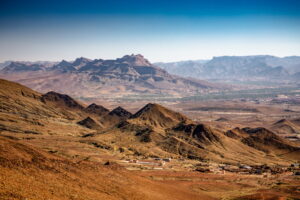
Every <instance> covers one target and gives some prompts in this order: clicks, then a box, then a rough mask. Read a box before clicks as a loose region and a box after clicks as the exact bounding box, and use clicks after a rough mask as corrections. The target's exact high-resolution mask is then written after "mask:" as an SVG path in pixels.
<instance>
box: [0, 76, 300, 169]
mask: <svg viewBox="0 0 300 200" xmlns="http://www.w3.org/2000/svg"><path fill="white" fill-rule="evenodd" d="M0 85H1V87H0V94H1V96H0V100H1V101H0V108H1V110H0V111H1V112H0V117H1V118H0V119H1V120H0V128H1V129H0V131H1V134H5V135H10V136H14V135H20V137H25V136H24V135H28V134H29V135H32V137H33V138H36V139H37V138H40V139H41V138H43V137H42V136H49V137H47V138H49V139H51V141H52V138H53V137H54V138H55V137H66V136H68V137H70V138H69V139H67V141H68V140H70V141H72V142H74V143H80V145H83V144H84V146H85V147H84V148H86V145H91V146H92V147H93V148H94V147H97V148H99V150H100V151H101V152H105V154H110V155H111V154H112V153H115V152H116V151H118V152H119V154H120V156H126V157H136V156H144V157H173V158H187V159H193V160H202V161H206V162H211V161H212V162H227V163H235V164H236V163H240V162H242V163H248V164H252V165H254V164H266V163H268V164H273V165H275V164H282V165H286V164H288V163H291V162H294V161H296V160H297V159H300V157H299V156H300V154H298V153H297V152H298V151H299V150H300V148H299V147H297V146H296V145H295V144H293V143H291V142H289V141H287V140H285V139H283V138H281V137H279V136H277V135H276V134H274V133H273V132H271V131H270V130H267V129H262V128H257V129H247V128H245V129H233V130H231V131H225V130H220V129H217V128H215V127H211V126H208V125H207V124H202V123H195V122H193V121H192V120H190V119H188V118H187V117H186V116H184V115H182V114H180V113H178V112H174V111H172V110H170V109H168V108H165V107H163V106H161V105H158V104H153V103H150V104H147V105H146V106H144V107H143V108H141V109H140V110H139V111H137V112H136V113H134V114H131V113H130V112H128V111H127V110H125V109H124V108H122V107H117V108H115V109H113V110H112V111H109V110H108V109H106V108H104V107H103V106H100V105H96V104H91V105H89V106H85V105H83V104H81V103H79V102H77V101H76V100H74V99H73V98H72V97H70V96H68V95H64V94H59V93H56V92H48V93H46V94H40V93H37V92H35V91H33V90H31V89H29V88H26V87H24V86H22V85H20V84H17V83H13V82H9V81H6V80H0ZM65 140H66V139H65ZM37 141H38V140H32V142H33V143H36V144H37V145H41V146H42V147H43V148H45V147H46V146H45V145H47V146H48V148H51V149H53V150H51V151H58V150H57V148H60V147H58V146H56V142H55V143H53V144H52V143H51V142H50V143H49V142H47V141H44V142H47V143H46V144H45V143H43V144H41V143H37ZM57 141H60V140H59V139H58V140H57ZM78 145H79V144H78ZM80 145H79V146H80ZM78 148H79V147H77V150H76V151H79V150H78ZM63 151H66V149H65V148H64V149H63ZM84 151H85V150H84ZM70 152H72V151H70ZM70 152H68V151H66V154H69V153H70ZM282 155H284V156H282Z"/></svg>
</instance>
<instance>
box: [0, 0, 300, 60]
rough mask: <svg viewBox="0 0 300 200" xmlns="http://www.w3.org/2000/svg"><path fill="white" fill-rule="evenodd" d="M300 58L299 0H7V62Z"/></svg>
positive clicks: (0, 47)
mask: <svg viewBox="0 0 300 200" xmlns="http://www.w3.org/2000/svg"><path fill="white" fill-rule="evenodd" d="M131 53H140V54H143V55H144V56H145V57H146V58H148V59H149V60H150V61H152V62H157V61H177V60H188V59H209V58H211V57H213V56H222V55H258V54H270V55H277V56H289V55H300V1H296V0H281V1H279V0H278V1H276V0H273V1H271V0H260V1H258V0H223V1H221V0H211V1H208V0H207V1H202V0H198V1H194V0H184V1H178V0H177V1H176V0H175V1H174V0H173V1H165V0H160V1H158V0H139V1H138V0H127V1H126V0H123V1H117V0H115V1H114V0H110V1H108V0H106V1H104V0H98V1H96V0H90V1H89V0H85V1H81V0H72V1H71V0H65V1H63V0H61V1H58V0H49V1H46V0H45V1H41V0H27V1H14V0H2V1H1V7H0V61H4V60H33V61H34V60H61V59H67V60H72V59H74V58H76V57H80V56H84V57H88V58H116V57H121V56H123V55H125V54H131Z"/></svg>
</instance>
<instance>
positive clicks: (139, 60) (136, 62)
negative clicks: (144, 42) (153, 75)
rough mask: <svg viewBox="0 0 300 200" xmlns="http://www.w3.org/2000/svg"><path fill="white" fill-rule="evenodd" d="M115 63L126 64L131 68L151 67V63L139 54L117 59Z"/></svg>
mask: <svg viewBox="0 0 300 200" xmlns="http://www.w3.org/2000/svg"><path fill="white" fill-rule="evenodd" d="M117 61H121V62H126V63H128V64H131V65H133V66H151V63H150V62H149V61H148V60H147V59H145V58H144V56H143V55H141V54H136V55H134V54H131V55H125V56H123V57H122V58H118V59H117Z"/></svg>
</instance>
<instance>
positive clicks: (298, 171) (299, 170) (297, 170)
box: [195, 163, 300, 176]
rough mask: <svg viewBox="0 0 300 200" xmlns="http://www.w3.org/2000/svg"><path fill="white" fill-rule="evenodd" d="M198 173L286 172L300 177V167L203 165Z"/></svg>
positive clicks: (259, 173) (197, 169)
mask: <svg viewBox="0 0 300 200" xmlns="http://www.w3.org/2000/svg"><path fill="white" fill-rule="evenodd" d="M195 170H196V171H199V172H203V173H209V172H210V173H216V174H220V173H221V174H225V172H226V171H227V172H233V173H239V174H257V175H265V174H272V175H274V174H282V173H285V172H292V173H293V174H294V175H296V176H298V175H300V165H299V163H294V164H291V166H290V167H283V166H268V165H256V166H249V165H243V164H241V165H239V166H235V165H226V164H223V165H218V166H215V167H213V166H209V165H202V166H198V167H196V169H195Z"/></svg>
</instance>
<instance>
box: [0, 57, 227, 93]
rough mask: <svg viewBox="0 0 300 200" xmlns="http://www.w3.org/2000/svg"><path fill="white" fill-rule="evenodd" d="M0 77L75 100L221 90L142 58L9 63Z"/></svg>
mask: <svg viewBox="0 0 300 200" xmlns="http://www.w3.org/2000/svg"><path fill="white" fill-rule="evenodd" d="M0 77H3V78H5V79H9V80H13V81H17V82H19V83H22V84H25V85H26V86H29V87H31V88H33V89H35V90H38V91H40V92H47V91H50V90H55V91H58V92H63V93H69V94H71V95H73V96H77V97H104V96H109V97H120V96H123V95H131V94H145V95H149V94H158V95H170V94H171V95H183V94H194V93H201V92H204V91H208V90H215V89H220V88H222V87H220V86H217V85H216V84H210V83H208V82H205V81H200V80H198V79H190V78H189V79H187V78H182V77H179V76H176V75H171V74H169V73H168V72H167V71H165V70H163V69H161V68H159V67H156V66H154V65H152V64H151V63H150V62H149V61H148V60H147V59H145V58H144V57H143V56H142V55H126V56H124V57H122V58H117V59H115V60H103V59H95V60H90V59H87V58H83V57H81V58H77V59H76V60H75V61H72V62H68V61H65V60H63V61H61V62H58V63H56V62H52V63H51V62H10V64H9V65H7V66H5V67H4V68H3V69H2V70H1V71H0Z"/></svg>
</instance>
